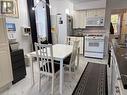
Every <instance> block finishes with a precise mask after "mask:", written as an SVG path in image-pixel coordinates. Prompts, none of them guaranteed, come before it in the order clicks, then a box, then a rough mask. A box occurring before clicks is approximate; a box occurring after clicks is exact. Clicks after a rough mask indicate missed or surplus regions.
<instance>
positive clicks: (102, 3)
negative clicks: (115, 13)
mask: <svg viewBox="0 0 127 95" xmlns="http://www.w3.org/2000/svg"><path fill="white" fill-rule="evenodd" d="M105 7H106V0H96V1H89V2H88V1H87V2H81V3H78V4H77V3H75V4H74V10H86V9H97V8H105Z"/></svg>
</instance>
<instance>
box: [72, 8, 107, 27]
mask: <svg viewBox="0 0 127 95" xmlns="http://www.w3.org/2000/svg"><path fill="white" fill-rule="evenodd" d="M88 17H103V18H105V9H92V10H84V11H75V12H74V13H73V28H85V27H86V19H87V18H88Z"/></svg>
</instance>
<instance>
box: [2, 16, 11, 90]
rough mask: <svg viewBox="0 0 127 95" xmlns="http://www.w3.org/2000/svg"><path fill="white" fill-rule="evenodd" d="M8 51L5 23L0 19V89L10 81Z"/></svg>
mask: <svg viewBox="0 0 127 95" xmlns="http://www.w3.org/2000/svg"><path fill="white" fill-rule="evenodd" d="M12 79H13V78H12V68H11V59H10V51H9V46H8V41H7V33H6V30H5V21H4V19H3V18H0V88H1V87H3V86H5V85H6V84H8V83H10V82H11V81H12Z"/></svg>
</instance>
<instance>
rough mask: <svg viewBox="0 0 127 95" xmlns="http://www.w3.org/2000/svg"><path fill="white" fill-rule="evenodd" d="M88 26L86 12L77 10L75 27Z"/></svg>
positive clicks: (74, 19) (74, 16)
mask: <svg viewBox="0 0 127 95" xmlns="http://www.w3.org/2000/svg"><path fill="white" fill-rule="evenodd" d="M85 26H86V12H85V11H75V12H74V15H73V28H85Z"/></svg>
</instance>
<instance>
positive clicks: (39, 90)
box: [39, 74, 41, 92]
mask: <svg viewBox="0 0 127 95" xmlns="http://www.w3.org/2000/svg"><path fill="white" fill-rule="evenodd" d="M40 91H41V74H40V77H39V92H40Z"/></svg>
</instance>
